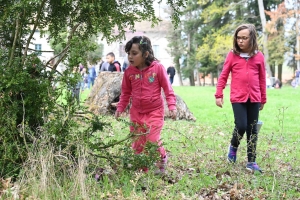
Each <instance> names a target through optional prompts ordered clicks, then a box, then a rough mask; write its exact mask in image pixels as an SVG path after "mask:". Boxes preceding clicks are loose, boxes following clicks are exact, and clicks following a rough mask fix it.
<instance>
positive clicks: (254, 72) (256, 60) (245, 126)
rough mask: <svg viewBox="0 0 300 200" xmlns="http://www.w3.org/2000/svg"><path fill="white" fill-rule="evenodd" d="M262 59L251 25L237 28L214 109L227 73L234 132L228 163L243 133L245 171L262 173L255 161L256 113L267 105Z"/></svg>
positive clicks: (220, 79) (220, 100) (263, 60)
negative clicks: (245, 142)
mask: <svg viewBox="0 0 300 200" xmlns="http://www.w3.org/2000/svg"><path fill="white" fill-rule="evenodd" d="M265 71H266V70H265V59H264V56H263V54H262V53H261V52H260V51H258V45H257V38H256V30H255V27H254V26H253V25H251V24H243V25H241V26H239V27H238V28H237V29H236V31H235V33H234V37H233V49H232V50H231V51H230V52H229V53H228V55H227V57H226V60H225V62H224V66H223V70H222V72H221V74H220V77H219V80H218V84H217V87H216V93H215V98H216V105H217V106H219V107H221V108H222V106H223V103H224V102H223V89H224V88H225V86H226V82H227V79H228V75H229V73H231V77H232V79H231V84H230V101H231V103H232V109H233V113H234V123H235V128H234V130H233V135H232V139H231V144H230V145H229V150H228V161H229V162H232V163H235V161H236V159H237V156H236V154H237V150H238V147H239V145H240V141H241V139H242V137H243V135H244V133H245V132H246V133H247V156H248V163H247V166H246V169H248V170H250V171H253V172H254V171H258V172H262V171H261V169H260V168H259V166H258V165H257V163H256V162H255V160H256V144H257V134H258V132H257V127H256V124H257V122H258V115H259V110H262V109H263V107H264V104H265V103H266V101H267V97H266V72H265Z"/></svg>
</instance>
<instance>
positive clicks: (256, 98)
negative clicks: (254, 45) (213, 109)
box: [215, 51, 267, 104]
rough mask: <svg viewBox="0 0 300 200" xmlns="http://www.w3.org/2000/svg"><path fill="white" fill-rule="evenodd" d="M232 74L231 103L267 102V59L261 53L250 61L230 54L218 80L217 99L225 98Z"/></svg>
mask: <svg viewBox="0 0 300 200" xmlns="http://www.w3.org/2000/svg"><path fill="white" fill-rule="evenodd" d="M230 72H231V84H230V101H231V103H243V102H246V101H247V100H248V99H249V98H250V101H251V102H253V103H257V102H259V103H262V104H265V103H266V102H267V95H266V88H267V87H266V70H265V59H264V55H263V54H262V53H261V52H257V53H256V54H255V55H253V56H251V57H250V58H249V59H248V60H246V59H245V58H242V57H241V56H240V55H237V54H234V53H233V52H232V51H231V52H229V53H228V55H227V57H226V60H225V63H224V66H223V70H222V72H221V75H220V77H219V80H218V84H217V91H216V94H215V97H216V98H223V89H224V88H225V86H226V83H227V79H228V75H229V73H230Z"/></svg>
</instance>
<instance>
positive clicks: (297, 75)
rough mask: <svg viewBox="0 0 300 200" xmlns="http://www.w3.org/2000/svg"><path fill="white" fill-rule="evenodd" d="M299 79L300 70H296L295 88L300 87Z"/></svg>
mask: <svg viewBox="0 0 300 200" xmlns="http://www.w3.org/2000/svg"><path fill="white" fill-rule="evenodd" d="M299 77H300V69H296V71H295V80H296V82H295V88H296V87H298V86H299Z"/></svg>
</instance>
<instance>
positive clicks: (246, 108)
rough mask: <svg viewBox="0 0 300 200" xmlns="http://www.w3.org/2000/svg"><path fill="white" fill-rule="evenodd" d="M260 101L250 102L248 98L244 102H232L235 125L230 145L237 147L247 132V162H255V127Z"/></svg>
mask: <svg viewBox="0 0 300 200" xmlns="http://www.w3.org/2000/svg"><path fill="white" fill-rule="evenodd" d="M259 107H260V103H251V102H250V99H248V101H247V102H246V103H232V109H233V113H234V123H235V127H234V130H233V134H232V139H231V145H232V146H233V147H238V146H239V145H240V141H241V139H242V138H243V136H244V133H245V132H246V133H247V156H248V162H255V159H256V144H257V128H256V124H257V121H258V115H259Z"/></svg>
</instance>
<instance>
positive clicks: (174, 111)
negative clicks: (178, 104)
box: [169, 110, 177, 119]
mask: <svg viewBox="0 0 300 200" xmlns="http://www.w3.org/2000/svg"><path fill="white" fill-rule="evenodd" d="M169 113H170V116H171V118H172V119H176V115H177V110H170V111H169Z"/></svg>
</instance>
